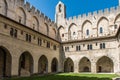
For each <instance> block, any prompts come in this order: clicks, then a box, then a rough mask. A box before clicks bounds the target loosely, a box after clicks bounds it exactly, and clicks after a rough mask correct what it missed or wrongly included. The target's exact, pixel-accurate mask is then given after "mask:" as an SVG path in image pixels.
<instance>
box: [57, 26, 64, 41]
mask: <svg viewBox="0 0 120 80" xmlns="http://www.w3.org/2000/svg"><path fill="white" fill-rule="evenodd" d="M57 30H58V38H59V40H61V39H62V38H63V37H64V34H63V33H64V27H63V26H60V27H59V28H58V29H57Z"/></svg>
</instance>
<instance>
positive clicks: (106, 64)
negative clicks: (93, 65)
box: [97, 56, 113, 73]
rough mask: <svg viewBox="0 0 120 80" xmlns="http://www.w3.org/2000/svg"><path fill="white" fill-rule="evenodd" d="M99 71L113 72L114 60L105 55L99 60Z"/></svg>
mask: <svg viewBox="0 0 120 80" xmlns="http://www.w3.org/2000/svg"><path fill="white" fill-rule="evenodd" d="M97 72H99V73H101V72H104V73H110V72H113V61H112V60H111V59H110V58H108V57H106V56H103V57H101V58H100V59H99V60H98V61H97Z"/></svg>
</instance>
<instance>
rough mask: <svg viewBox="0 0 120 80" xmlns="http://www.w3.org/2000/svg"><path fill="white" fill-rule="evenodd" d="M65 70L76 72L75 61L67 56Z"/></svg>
mask: <svg viewBox="0 0 120 80" xmlns="http://www.w3.org/2000/svg"><path fill="white" fill-rule="evenodd" d="M64 72H74V62H73V60H72V59H71V58H67V59H66V60H65V62H64Z"/></svg>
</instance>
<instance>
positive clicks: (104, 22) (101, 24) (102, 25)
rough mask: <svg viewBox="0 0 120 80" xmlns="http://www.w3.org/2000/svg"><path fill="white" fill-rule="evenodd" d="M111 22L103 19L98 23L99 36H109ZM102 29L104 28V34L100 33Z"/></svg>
mask: <svg viewBox="0 0 120 80" xmlns="http://www.w3.org/2000/svg"><path fill="white" fill-rule="evenodd" d="M108 26H109V20H108V19H107V18H106V17H101V18H100V19H99V20H98V22H97V34H98V36H103V35H104V34H108ZM100 28H102V30H103V33H100Z"/></svg>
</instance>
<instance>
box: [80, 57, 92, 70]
mask: <svg viewBox="0 0 120 80" xmlns="http://www.w3.org/2000/svg"><path fill="white" fill-rule="evenodd" d="M79 72H91V61H90V60H89V59H88V58H87V57H83V58H82V59H81V60H80V61H79Z"/></svg>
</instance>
